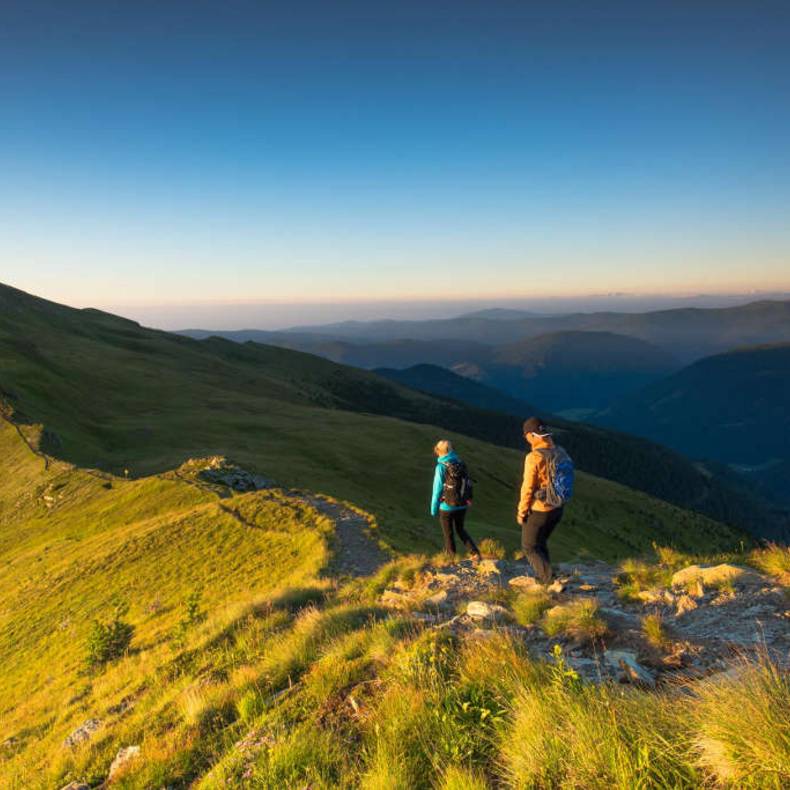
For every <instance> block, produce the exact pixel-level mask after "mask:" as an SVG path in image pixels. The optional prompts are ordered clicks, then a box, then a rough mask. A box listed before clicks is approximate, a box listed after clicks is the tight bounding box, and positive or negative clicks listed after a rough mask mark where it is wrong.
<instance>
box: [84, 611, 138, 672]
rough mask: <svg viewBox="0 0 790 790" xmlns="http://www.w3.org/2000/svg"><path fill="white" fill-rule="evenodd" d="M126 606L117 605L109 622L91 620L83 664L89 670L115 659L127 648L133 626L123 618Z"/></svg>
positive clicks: (132, 632) (130, 640)
mask: <svg viewBox="0 0 790 790" xmlns="http://www.w3.org/2000/svg"><path fill="white" fill-rule="evenodd" d="M127 608H128V607H126V606H124V605H119V606H117V607H116V609H115V612H114V614H113V618H112V620H110V621H109V622H106V623H104V622H101V621H100V620H94V621H93V625H92V626H91V630H90V631H89V633H88V639H87V642H86V646H85V665H86V667H87V668H88V669H89V670H96V669H99V668H100V667H103V666H104V665H105V664H108V663H109V662H111V661H116V660H117V659H119V658H121V656H123V655H124V654H125V653H126V651H127V650H128V649H129V646H130V645H131V643H132V637H133V636H134V626H133V625H132V624H131V623H127V622H126V621H125V620H124V619H123V618H124V616H125V615H126V612H127Z"/></svg>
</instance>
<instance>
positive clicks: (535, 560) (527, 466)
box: [517, 417, 563, 584]
mask: <svg viewBox="0 0 790 790" xmlns="http://www.w3.org/2000/svg"><path fill="white" fill-rule="evenodd" d="M524 438H525V439H526V440H527V442H529V445H530V448H531V451H530V452H529V453H527V457H526V458H525V459H524V480H523V482H522V484H521V497H520V499H519V503H518V518H517V521H518V523H519V525H520V526H521V548H522V551H523V552H524V556H525V557H526V559H527V560H528V561H529V564H530V565H531V566H532V570H533V571H534V572H535V576H536V577H537V578H538V580H539V581H540V582H541V583H543V584H549V583H550V582H551V579H552V569H551V561H550V559H549V547H548V543H547V542H548V539H549V536H550V535H551V533H552V532H553V531H554V528H555V527H556V526H557V524H559V523H560V519H562V513H563V505H562V504H560V505H555V504H549V503H548V502H546V501H545V500H546V493H545V492H546V491H547V489H548V487H549V485H550V483H551V480H550V476H551V475H550V469H549V461H548V457H549V454H547V453H546V452H544V451H548V450H551V451H553V450H555V444H554V440H553V439H552V436H551V432H550V431H549V429H548V428H547V427H546V425H545V424H544V423H543V421H542V420H541V419H540V418H538V417H530V418H529V419H528V420H527V421H526V422H525V423H524Z"/></svg>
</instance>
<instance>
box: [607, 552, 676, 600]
mask: <svg viewBox="0 0 790 790" xmlns="http://www.w3.org/2000/svg"><path fill="white" fill-rule="evenodd" d="M655 550H656V552H669V551H670V550H669V549H661V548H659V547H656V548H655ZM674 554H675V553H673V554H672V555H670V556H672V557H674ZM673 573H674V566H673V565H672V564H659V565H651V564H650V563H647V562H645V561H644V560H634V559H629V560H624V561H623V562H622V563H621V564H620V569H619V572H618V574H617V576H615V579H614V581H615V585H616V586H617V596H618V597H619V598H620V599H621V600H624V601H638V600H640V599H639V593H640V592H643V591H648V590H657V589H660V588H662V587H669V585H670V584H671V582H672V574H673Z"/></svg>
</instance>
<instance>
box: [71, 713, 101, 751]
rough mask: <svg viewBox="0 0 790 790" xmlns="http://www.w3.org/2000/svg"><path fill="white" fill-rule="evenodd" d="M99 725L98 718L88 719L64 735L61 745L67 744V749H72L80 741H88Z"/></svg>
mask: <svg viewBox="0 0 790 790" xmlns="http://www.w3.org/2000/svg"><path fill="white" fill-rule="evenodd" d="M99 727H101V720H100V719H88V720H87V721H85V722H83V723H82V724H80V726H79V727H77V729H76V730H74V732H72V733H71V734H70V735H68V736H67V737H66V739H65V740H64V741H63V745H64V746H67V747H68V748H69V749H74V748H75V747H77V746H79V745H80V744H81V743H86V742H87V741H89V740H90V739H91V738H92V737H93V733H94V732H96V730H98V729H99Z"/></svg>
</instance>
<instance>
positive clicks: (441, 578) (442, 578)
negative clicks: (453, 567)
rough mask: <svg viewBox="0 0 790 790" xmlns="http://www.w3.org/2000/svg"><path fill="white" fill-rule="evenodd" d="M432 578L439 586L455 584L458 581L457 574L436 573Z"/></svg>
mask: <svg viewBox="0 0 790 790" xmlns="http://www.w3.org/2000/svg"><path fill="white" fill-rule="evenodd" d="M433 578H434V579H435V580H436V581H437V582H439V584H457V583H458V580H459V576H458V574H457V573H442V572H437V573H435V574H434V575H433Z"/></svg>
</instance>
